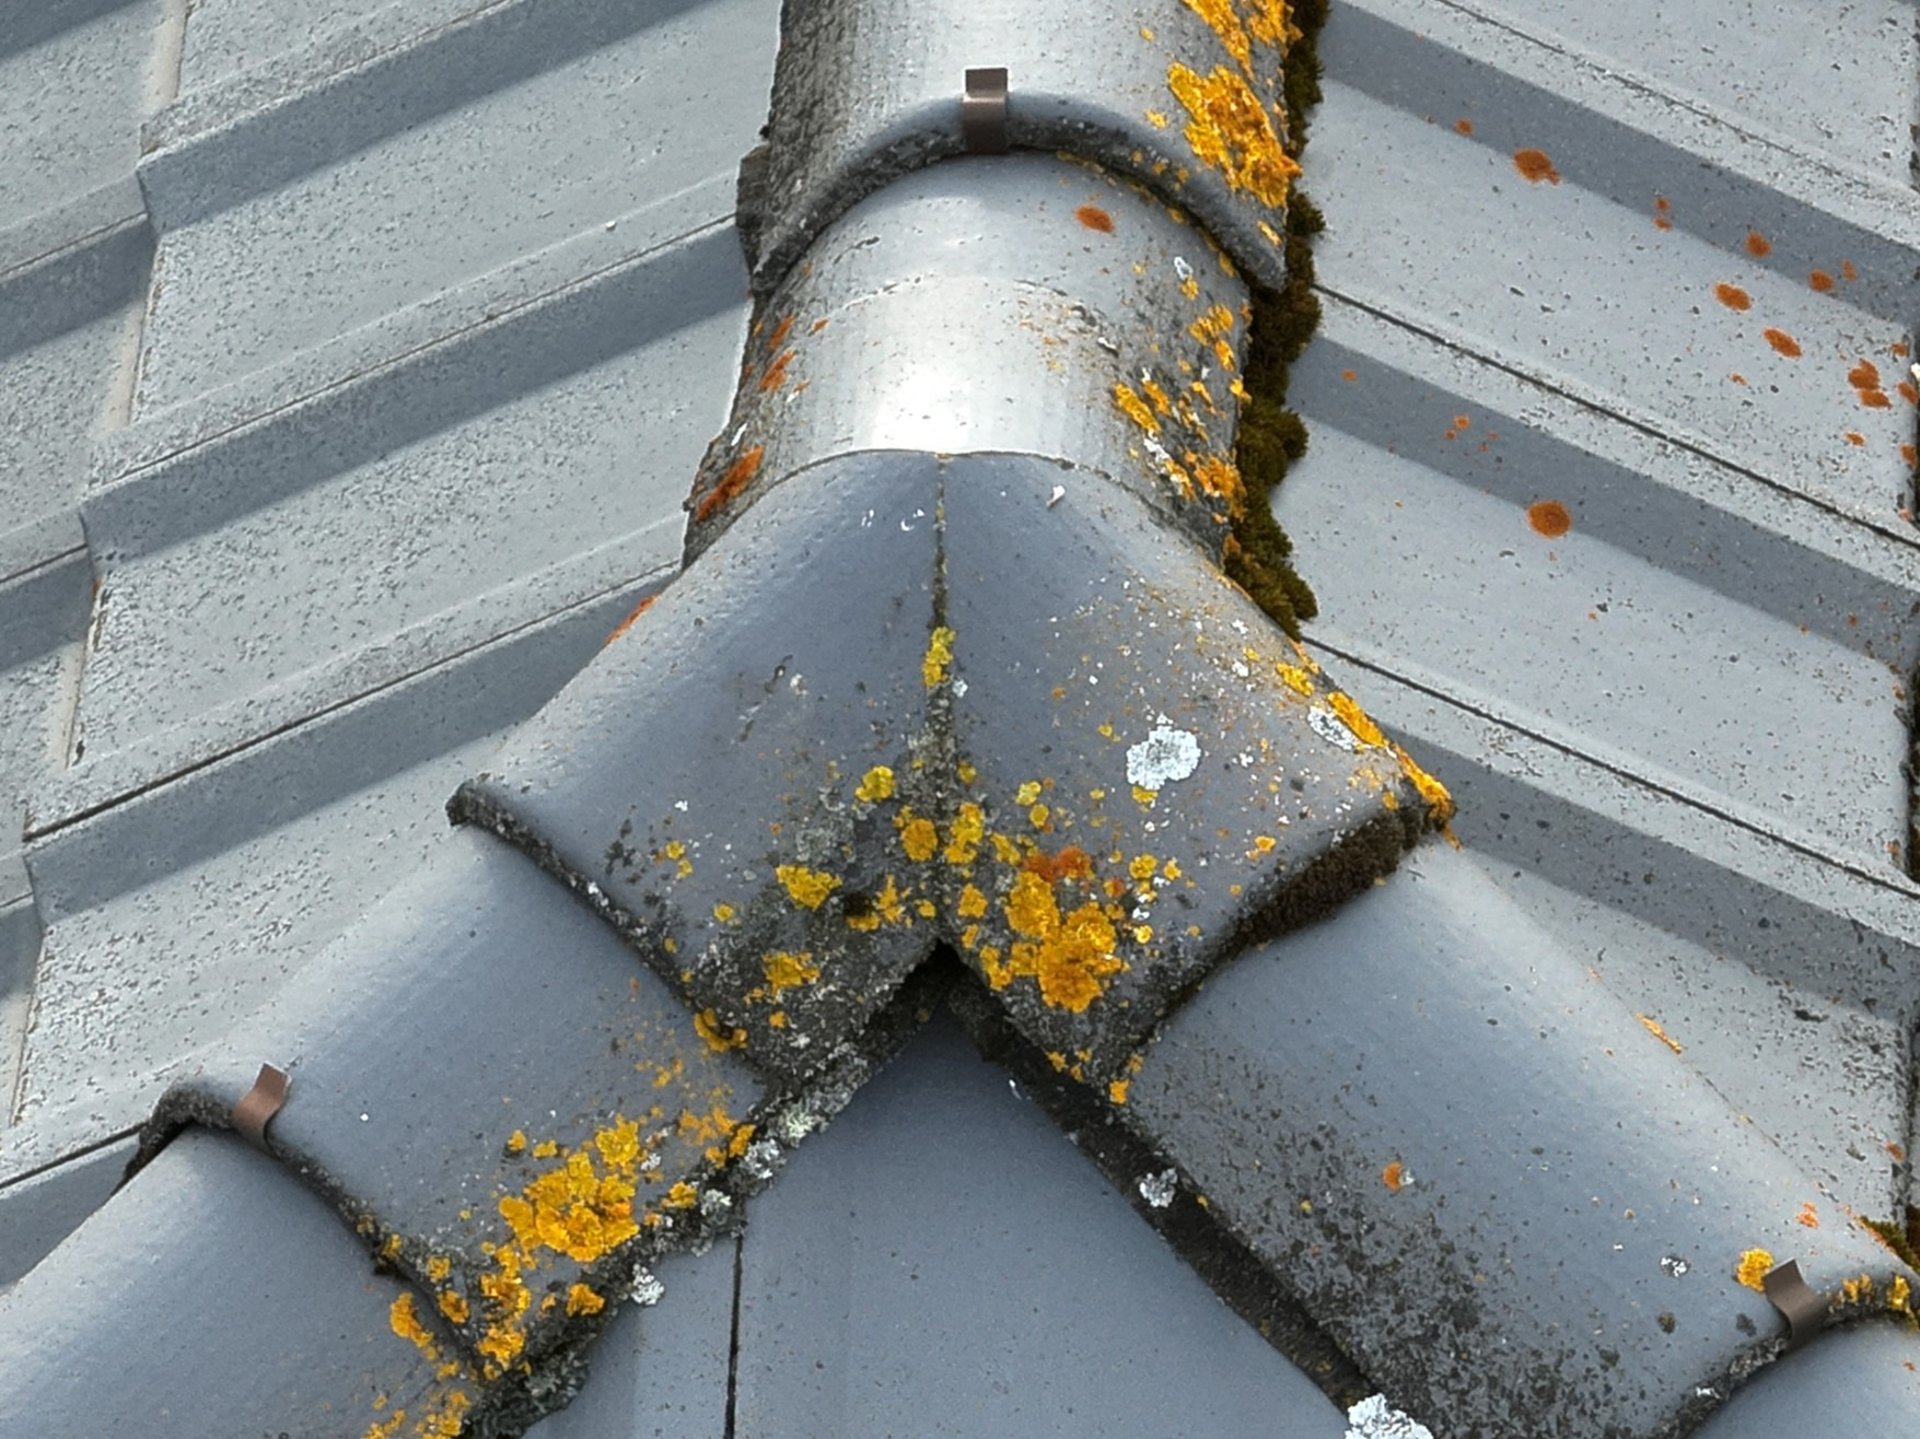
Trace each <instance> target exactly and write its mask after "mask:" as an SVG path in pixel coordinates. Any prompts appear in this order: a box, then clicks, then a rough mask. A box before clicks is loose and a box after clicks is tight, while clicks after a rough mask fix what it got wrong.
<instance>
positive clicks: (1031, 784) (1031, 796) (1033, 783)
mask: <svg viewBox="0 0 1920 1439" xmlns="http://www.w3.org/2000/svg"><path fill="white" fill-rule="evenodd" d="M1040 793H1041V786H1040V781H1039V780H1037V779H1030V780H1028V781H1027V782H1026V783H1025V784H1023V785H1021V786H1020V788H1019V789H1017V790H1015V791H1014V792H1013V802H1014V803H1015V804H1017V805H1021V806H1023V807H1024V806H1026V805H1030V804H1037V803H1038V802H1039V800H1040Z"/></svg>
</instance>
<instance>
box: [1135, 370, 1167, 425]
mask: <svg viewBox="0 0 1920 1439" xmlns="http://www.w3.org/2000/svg"><path fill="white" fill-rule="evenodd" d="M1140 392H1141V393H1142V394H1143V395H1145V396H1146V397H1147V399H1148V400H1149V401H1151V402H1152V404H1153V408H1154V411H1155V412H1156V413H1157V414H1160V415H1162V416H1165V415H1170V414H1172V413H1173V402H1172V401H1171V400H1169V399H1168V398H1167V392H1166V391H1165V390H1163V389H1162V388H1161V387H1160V386H1159V385H1157V384H1155V383H1154V382H1153V381H1152V380H1151V379H1149V378H1148V377H1147V376H1145V375H1142V376H1141V377H1140Z"/></svg>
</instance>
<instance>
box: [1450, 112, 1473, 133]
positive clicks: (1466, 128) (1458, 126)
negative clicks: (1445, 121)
mask: <svg viewBox="0 0 1920 1439" xmlns="http://www.w3.org/2000/svg"><path fill="white" fill-rule="evenodd" d="M1453 128H1454V129H1455V130H1457V131H1459V132H1460V133H1461V134H1462V135H1471V134H1472V133H1473V121H1471V120H1469V119H1467V118H1466V117H1465V116H1462V117H1461V118H1460V119H1458V120H1455V121H1454V122H1453Z"/></svg>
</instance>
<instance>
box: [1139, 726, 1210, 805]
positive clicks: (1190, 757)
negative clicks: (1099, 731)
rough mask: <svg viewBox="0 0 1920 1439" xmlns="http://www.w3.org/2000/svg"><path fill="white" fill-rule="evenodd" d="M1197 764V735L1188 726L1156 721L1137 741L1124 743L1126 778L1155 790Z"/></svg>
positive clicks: (1198, 742) (1181, 775)
mask: <svg viewBox="0 0 1920 1439" xmlns="http://www.w3.org/2000/svg"><path fill="white" fill-rule="evenodd" d="M1198 768H1200V739H1199V737H1198V736H1197V735H1195V734H1194V733H1193V732H1192V731H1190V730H1183V729H1174V728H1173V727H1172V726H1171V725H1157V726H1155V727H1154V729H1153V731H1152V732H1151V733H1150V734H1149V735H1148V736H1147V737H1146V738H1145V739H1143V740H1141V741H1140V743H1139V744H1136V745H1129V746H1128V747H1127V782H1128V783H1129V784H1131V785H1134V786H1135V787H1136V788H1139V789H1144V790H1148V791H1150V792H1154V793H1157V792H1158V791H1159V790H1160V789H1161V788H1162V787H1163V786H1165V785H1169V784H1172V783H1174V782H1175V781H1176V780H1183V779H1186V778H1187V777H1188V776H1189V775H1191V774H1192V773H1193V772H1194V771H1195V770H1197V769H1198Z"/></svg>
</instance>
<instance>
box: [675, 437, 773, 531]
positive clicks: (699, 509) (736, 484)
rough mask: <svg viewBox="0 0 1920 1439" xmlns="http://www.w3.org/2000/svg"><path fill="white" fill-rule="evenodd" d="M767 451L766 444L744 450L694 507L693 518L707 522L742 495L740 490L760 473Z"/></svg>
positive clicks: (703, 522) (699, 522)
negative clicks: (761, 463)
mask: <svg viewBox="0 0 1920 1439" xmlns="http://www.w3.org/2000/svg"><path fill="white" fill-rule="evenodd" d="M766 452H767V447H766V446H765V445H755V446H754V447H753V448H752V449H750V450H745V451H742V452H741V454H740V456H739V458H738V459H736V460H735V461H734V462H733V463H732V464H730V465H728V466H727V468H726V473H724V474H722V475H721V476H720V482H719V483H718V484H716V485H715V486H714V487H713V488H712V489H710V490H708V491H707V493H706V494H705V495H704V496H702V497H701V500H700V503H699V504H698V505H696V506H695V507H694V511H693V518H694V523H696V524H705V523H706V522H707V521H708V520H710V519H712V518H713V516H714V515H715V514H716V513H717V512H718V511H720V510H723V509H725V508H726V507H727V506H728V505H730V504H732V503H733V502H734V501H735V500H736V499H738V498H739V497H740V492H741V491H742V490H744V489H746V487H747V486H748V485H750V484H752V483H753V477H754V476H755V475H757V474H759V473H760V460H761V458H762V456H764V455H765V454H766Z"/></svg>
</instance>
